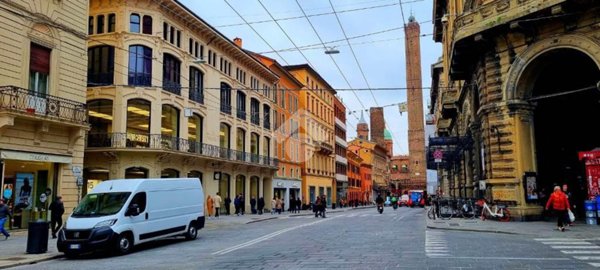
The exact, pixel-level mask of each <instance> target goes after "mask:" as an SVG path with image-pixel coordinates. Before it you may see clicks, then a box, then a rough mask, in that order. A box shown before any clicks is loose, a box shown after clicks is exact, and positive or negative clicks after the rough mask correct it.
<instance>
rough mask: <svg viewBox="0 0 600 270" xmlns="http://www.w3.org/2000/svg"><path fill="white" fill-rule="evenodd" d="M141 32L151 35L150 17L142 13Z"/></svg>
mask: <svg viewBox="0 0 600 270" xmlns="http://www.w3.org/2000/svg"><path fill="white" fill-rule="evenodd" d="M142 33H144V34H148V35H152V17H150V16H148V15H144V18H143V21H142Z"/></svg>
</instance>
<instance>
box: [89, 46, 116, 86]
mask: <svg viewBox="0 0 600 270" xmlns="http://www.w3.org/2000/svg"><path fill="white" fill-rule="evenodd" d="M114 68H115V48H114V47H112V46H97V47H92V48H89V49H88V77H87V85H88V86H91V87H93V86H101V85H112V84H113V78H114Z"/></svg>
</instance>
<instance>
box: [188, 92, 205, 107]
mask: <svg viewBox="0 0 600 270" xmlns="http://www.w3.org/2000/svg"><path fill="white" fill-rule="evenodd" d="M190 99H191V100H193V101H195V102H198V103H200V104H204V94H202V92H198V91H197V90H196V89H190Z"/></svg>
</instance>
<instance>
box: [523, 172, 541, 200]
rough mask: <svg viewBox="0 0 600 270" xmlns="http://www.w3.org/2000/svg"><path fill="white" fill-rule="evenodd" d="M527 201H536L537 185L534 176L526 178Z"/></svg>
mask: <svg viewBox="0 0 600 270" xmlns="http://www.w3.org/2000/svg"><path fill="white" fill-rule="evenodd" d="M525 179H526V180H527V200H537V199H538V194H537V183H536V179H535V176H527V177H526V178H525Z"/></svg>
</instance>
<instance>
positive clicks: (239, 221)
mask: <svg viewBox="0 0 600 270" xmlns="http://www.w3.org/2000/svg"><path fill="white" fill-rule="evenodd" d="M372 207H374V206H364V207H358V208H349V207H348V208H336V209H327V213H328V214H330V213H339V212H345V211H350V210H355V209H364V208H372ZM307 215H314V214H313V212H312V211H311V210H303V211H300V213H295V214H293V213H290V212H283V213H281V214H274V215H271V213H270V212H267V213H265V214H262V215H252V214H246V215H243V216H236V215H230V216H221V217H219V218H210V219H207V220H206V224H205V228H204V229H202V230H209V231H210V230H215V229H218V228H222V227H226V226H235V225H245V224H250V223H255V222H261V221H267V220H272V219H278V218H287V217H294V216H307ZM202 230H201V232H202ZM10 234H11V235H10V238H8V240H6V241H5V240H4V236H2V235H0V269H4V268H9V267H15V266H19V265H27V264H34V263H37V262H41V261H46V260H52V259H56V258H59V257H62V253H59V252H58V250H57V248H56V239H48V251H47V252H46V253H42V254H27V253H26V249H27V230H15V231H10Z"/></svg>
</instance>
